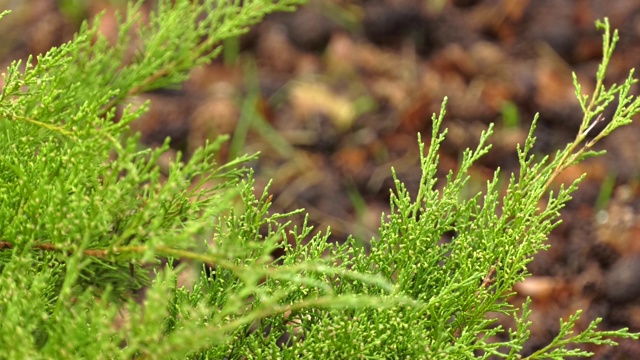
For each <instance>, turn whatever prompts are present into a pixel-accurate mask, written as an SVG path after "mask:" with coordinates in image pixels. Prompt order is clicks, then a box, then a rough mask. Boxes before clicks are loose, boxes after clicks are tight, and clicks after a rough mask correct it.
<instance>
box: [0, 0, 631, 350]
mask: <svg viewBox="0 0 640 360" xmlns="http://www.w3.org/2000/svg"><path fill="white" fill-rule="evenodd" d="M141 3H142V2H136V3H135V4H132V5H130V6H129V7H128V10H127V12H126V14H125V15H123V16H122V17H121V20H120V27H119V29H120V33H119V37H118V40H117V42H116V43H115V44H111V43H109V42H108V41H107V40H106V39H105V38H104V37H102V36H101V35H100V33H99V31H98V28H99V22H100V19H95V20H93V22H92V25H87V24H85V25H84V26H83V27H82V29H81V30H80V32H79V33H78V34H77V36H76V37H75V39H74V40H73V41H71V42H69V43H67V44H64V45H62V46H61V47H59V48H55V49H51V51H49V52H48V53H47V54H44V55H40V56H38V57H37V58H35V59H31V58H30V59H28V60H27V61H25V62H20V61H16V62H14V63H13V64H12V65H11V66H10V67H9V68H8V69H6V71H5V72H4V82H3V85H2V91H1V92H0V319H2V320H1V322H0V359H38V358H46V359H49V358H56V359H71V358H87V359H101V358H105V359H114V358H122V359H133V358H135V359H182V358H194V359H205V358H208V359H223V358H226V359H242V358H255V359H268V358H291V359H299V358H305V359H313V358H326V356H327V354H333V355H332V357H334V358H344V359H347V358H353V359H365V358H366V359H371V358H378V359H390V358H398V359H400V358H403V359H404V358H408V359H421V358H431V359H444V358H451V359H463V358H475V357H480V358H488V357H492V356H497V357H504V358H508V359H517V358H520V354H519V352H520V350H521V349H522V348H523V344H524V343H525V342H526V341H527V339H528V336H529V332H528V327H529V325H530V323H529V321H528V316H529V314H530V312H529V310H528V308H527V305H528V303H527V304H525V307H524V308H522V309H517V308H514V307H512V306H510V305H509V304H508V303H507V302H506V300H507V299H508V297H509V296H510V295H512V290H511V289H512V287H513V285H514V284H515V283H516V282H518V281H521V280H522V279H524V278H525V277H526V276H527V275H528V273H527V269H526V265H527V263H528V262H529V261H531V259H532V256H533V255H534V254H536V253H537V252H538V251H541V250H543V249H545V247H546V245H545V240H546V238H547V236H548V234H549V232H550V231H551V230H552V229H553V228H554V227H555V226H556V225H557V224H558V222H559V219H558V216H559V213H558V211H559V210H560V209H561V208H562V207H563V205H564V204H565V203H566V202H567V201H569V200H570V194H571V192H572V191H574V190H575V189H576V185H577V183H578V181H579V180H578V181H576V182H575V183H573V184H570V185H569V186H567V187H561V188H560V189H556V190H554V191H550V186H551V184H552V181H553V180H554V178H555V177H556V176H557V175H558V174H559V173H560V172H561V171H562V170H563V169H565V168H566V167H568V166H570V165H572V164H575V163H577V162H579V161H581V160H583V159H584V158H586V157H588V156H591V155H593V153H592V152H591V150H590V148H591V147H592V146H593V145H594V144H595V143H596V142H597V141H598V140H600V139H601V138H602V137H604V136H607V135H608V134H609V133H611V131H613V130H614V129H615V128H617V127H620V126H623V125H625V124H628V123H629V122H630V121H631V120H630V119H631V117H632V116H633V115H635V114H637V113H638V112H640V100H638V98H635V97H633V96H630V95H629V90H630V87H631V86H632V85H633V84H634V83H635V82H636V80H635V79H634V78H633V77H632V74H630V77H629V79H628V80H627V81H626V82H625V83H624V84H622V85H613V86H611V87H605V86H604V85H603V80H604V78H605V71H606V66H607V63H608V61H609V59H610V58H611V54H612V51H613V49H614V46H615V43H616V41H617V33H615V32H614V33H613V34H611V33H610V30H609V25H608V22H606V21H605V22H603V23H599V26H600V27H601V28H602V29H604V36H603V38H604V59H603V63H602V65H601V67H600V69H599V71H598V74H597V79H598V83H597V86H596V88H595V92H594V94H592V95H590V96H585V95H583V94H582V93H581V90H580V85H579V83H578V81H577V79H576V81H575V85H576V92H577V95H578V99H579V101H580V104H581V106H582V109H583V111H584V121H583V124H582V126H581V128H580V130H579V133H578V135H577V137H576V139H575V141H574V142H572V143H570V144H568V145H567V147H566V148H565V149H563V150H560V151H558V152H557V153H556V154H554V155H553V156H547V157H543V158H541V159H538V158H536V157H534V156H533V155H531V154H530V151H531V149H532V147H533V144H534V142H535V138H534V136H533V133H534V129H535V121H534V125H533V126H532V128H531V131H530V133H529V136H528V138H527V141H526V143H525V144H523V146H522V147H521V148H519V150H518V154H519V160H520V172H519V173H517V174H512V175H511V176H510V177H509V181H508V185H507V186H508V189H507V191H506V193H505V194H506V195H501V194H502V192H501V191H500V190H501V189H499V186H498V180H499V178H500V177H501V176H502V174H500V173H499V172H496V173H495V176H494V178H493V179H492V180H491V181H489V182H488V183H487V184H486V188H485V189H484V191H483V192H481V193H478V194H476V195H475V196H472V197H470V198H463V197H462V196H461V193H462V192H463V189H464V188H465V185H466V184H467V181H468V180H469V175H468V170H469V169H470V167H471V166H472V164H473V163H474V162H475V161H476V160H478V159H479V158H480V157H481V156H482V155H484V154H485V153H487V152H488V151H489V149H490V145H489V141H490V135H491V133H492V128H491V127H490V128H489V129H488V130H487V131H486V132H485V133H484V134H483V135H482V136H481V138H480V142H479V145H478V146H477V148H476V149H469V150H467V151H466V152H465V153H464V157H463V159H462V162H461V165H460V168H459V169H458V170H457V171H456V172H455V173H454V172H451V173H450V174H449V175H448V176H447V178H446V182H445V184H444V186H438V187H436V181H437V179H436V169H437V165H438V149H439V145H440V143H441V142H442V141H443V139H444V138H445V135H446V130H442V129H441V126H442V122H443V118H444V115H445V104H446V101H445V102H444V103H443V106H442V109H441V112H440V114H439V115H434V118H433V134H432V136H431V138H430V140H429V141H427V144H426V145H425V144H424V143H423V142H422V141H421V140H420V141H419V146H420V149H421V153H422V154H423V156H422V157H421V168H422V172H423V175H422V180H421V183H420V188H419V191H418V193H417V194H409V192H408V191H407V190H406V188H405V187H404V186H403V184H402V183H401V182H400V181H396V189H395V191H394V192H393V195H392V198H391V212H390V213H389V214H386V215H383V218H382V226H381V228H380V233H379V236H378V237H377V238H376V239H373V240H372V242H371V250H370V252H365V251H364V249H362V248H359V247H358V246H356V245H355V242H354V241H353V240H349V241H347V242H346V243H344V244H339V245H337V244H331V243H328V236H329V235H328V234H327V233H324V234H323V233H320V234H317V235H315V236H311V233H312V229H311V228H310V227H309V226H307V225H306V224H305V225H303V226H302V227H296V226H292V225H291V224H290V223H289V222H287V220H286V219H287V217H289V216H290V215H291V214H279V215H269V213H268V209H269V205H270V197H269V195H268V194H267V193H264V194H261V195H259V196H256V195H255V194H254V191H253V181H252V175H251V172H250V170H248V169H247V168H246V167H243V163H246V162H247V161H249V160H251V159H253V156H243V157H240V158H238V159H234V160H232V161H230V162H228V163H226V164H216V162H215V160H214V159H215V154H216V151H217V150H218V149H219V147H220V143H221V141H224V139H221V140H219V141H217V142H215V143H212V144H209V145H207V146H205V147H203V148H201V149H199V150H197V151H196V152H195V153H194V154H193V156H191V157H190V159H189V160H188V161H186V162H180V161H176V162H175V163H174V164H173V165H172V166H171V169H170V171H169V174H168V176H166V177H165V176H163V175H162V174H161V172H160V170H159V167H158V165H157V164H158V159H159V157H160V156H161V155H162V154H163V153H164V152H166V151H167V149H168V143H165V145H164V146H162V147H160V148H158V149H155V150H149V149H141V148H140V147H139V145H138V138H137V137H135V136H128V135H127V134H128V125H129V124H130V123H131V121H133V120H134V119H136V118H138V117H139V116H140V115H141V114H142V113H143V112H144V111H145V107H144V106H143V107H141V108H137V109H136V108H133V107H124V110H123V111H122V114H121V115H120V116H119V118H118V119H119V120H118V121H117V122H116V121H114V119H115V107H116V105H121V104H123V103H124V100H125V99H127V98H128V97H130V96H133V95H136V94H139V93H142V92H145V91H148V90H152V89H157V88H162V87H166V86H169V85H175V84H177V83H179V82H180V81H182V80H184V79H185V77H186V76H187V74H188V72H189V70H190V69H192V68H193V67H195V66H197V65H199V64H202V63H205V62H207V61H209V60H210V59H211V58H212V57H214V56H215V55H217V54H218V52H219V51H218V50H219V49H220V47H219V44H220V42H221V41H222V40H224V39H227V38H230V37H233V36H237V35H238V34H241V33H242V32H244V31H246V30H247V28H248V26H250V25H252V24H255V23H256V22H258V21H259V20H260V19H262V17H263V16H264V15H266V14H268V13H271V12H274V11H285V10H291V9H292V7H294V6H296V5H299V3H300V1H299V0H245V1H233V2H230V1H225V0H205V1H197V2H192V1H186V0H177V1H171V0H161V1H159V2H158V5H157V6H156V8H155V9H154V11H153V13H152V15H151V17H150V19H149V21H148V22H147V23H143V22H142V21H141V20H140V19H141V17H140V14H139V11H138V10H139V7H140V4H141ZM3 15H5V16H6V15H7V14H6V13H5V14H3ZM132 34H136V36H135V37H134V38H132ZM132 48H133V49H134V50H135V51H134V54H133V55H132V54H131V49H132ZM610 104H615V105H614V106H616V107H617V108H616V111H615V115H614V117H613V118H612V119H607V120H606V121H607V122H608V123H607V125H606V126H605V128H604V130H602V132H601V133H600V134H595V136H593V135H594V134H590V135H591V136H590V139H592V140H590V141H589V142H586V143H585V139H586V136H587V133H589V132H590V131H592V130H593V129H592V128H593V125H594V124H595V123H597V122H601V121H602V118H601V114H602V112H603V111H604V110H605V108H607V107H608V106H609V105H610ZM178 160H179V159H178ZM543 199H544V200H545V203H546V206H545V207H544V208H541V206H540V204H541V200H543ZM299 212H301V211H299ZM277 248H283V250H285V255H284V256H283V257H282V258H280V259H277V260H274V259H273V258H272V257H271V254H272V253H273V251H274V250H275V249H277ZM161 261H163V262H162V264H163V265H160V264H161ZM178 263H180V265H176V264H178ZM149 266H151V267H155V268H156V270H157V271H156V274H155V275H154V276H152V277H150V276H149V270H148V268H149ZM194 268H195V269H203V270H202V271H197V274H196V275H195V282H194V283H193V284H192V285H189V286H183V285H178V282H177V277H178V274H180V273H181V272H184V271H189V270H193V269H194ZM205 268H206V269H208V271H205V270H204V269H205ZM143 290H144V292H145V294H144V297H143V298H144V299H143V300H140V299H139V296H137V294H139V293H140V292H143ZM496 313H501V314H506V315H508V316H511V317H513V318H514V319H515V323H516V324H517V326H516V328H514V329H503V328H501V327H500V326H496V323H495V321H496V320H495V318H494V316H490V315H489V314H496ZM577 319H578V316H577V315H576V316H575V317H571V318H570V319H568V320H567V321H563V322H561V330H560V333H559V335H558V336H557V338H556V339H555V340H554V341H553V342H552V343H550V344H549V345H548V346H547V347H545V348H543V349H541V350H540V351H538V352H537V353H535V354H533V355H531V356H529V357H528V358H530V359H543V358H554V359H559V358H563V357H566V356H588V355H589V354H588V353H587V352H585V351H581V350H577V349H576V348H575V347H574V345H576V344H580V343H592V344H609V345H613V344H615V343H614V342H613V340H611V338H612V337H622V338H628V337H632V338H637V337H638V335H637V334H630V333H628V332H627V330H626V329H622V330H619V331H598V330H597V329H596V325H597V323H598V321H596V322H594V323H592V326H590V327H589V328H587V329H586V330H585V331H583V332H581V333H573V325H574V324H575V323H576V321H577ZM498 334H502V335H504V334H506V335H507V336H506V337H505V336H503V337H502V339H504V338H508V340H506V341H497V337H496V335H498Z"/></svg>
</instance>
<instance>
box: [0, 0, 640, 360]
mask: <svg viewBox="0 0 640 360" xmlns="http://www.w3.org/2000/svg"><path fill="white" fill-rule="evenodd" d="M124 3H125V2H124V1H116V0H112V1H107V0H100V1H83V0H59V1H55V0H0V10H4V9H10V10H12V14H10V15H8V16H7V17H5V18H4V19H2V20H0V66H1V67H2V69H3V70H4V69H5V68H6V66H7V65H8V64H9V63H10V62H11V61H12V60H15V59H26V58H27V56H29V55H30V54H33V55H37V54H40V53H44V52H46V51H47V50H48V49H49V48H51V47H52V46H56V45H59V44H61V43H63V42H66V41H69V40H70V39H71V38H72V36H73V34H74V33H75V31H77V29H78V28H79V26H80V24H81V22H82V21H83V20H85V19H91V18H93V17H94V16H95V15H96V14H98V13H100V12H104V14H105V15H104V19H103V22H102V25H101V30H102V33H103V34H104V35H105V36H107V37H114V36H115V34H116V21H115V15H114V14H115V12H116V11H117V10H122V9H123V8H124V5H123V4H124ZM152 7H153V1H148V2H147V3H145V6H144V9H145V11H149V10H150V9H151V8H152ZM605 16H607V17H609V19H610V21H611V24H612V27H613V28H618V29H619V30H620V34H621V39H620V43H619V45H618V48H617V51H616V53H615V55H614V57H613V60H612V61H611V64H610V68H609V72H608V74H609V75H608V80H609V81H610V82H612V83H613V82H617V83H619V82H621V81H622V80H624V79H625V78H626V77H627V75H628V71H629V70H630V69H631V68H635V67H637V66H638V64H639V63H640V55H639V54H640V42H639V38H640V2H639V1H628V0H610V1H597V0H566V1H552V0H535V1H533V0H521V1H515V0H422V1H420V0H360V1H358V0H310V1H309V3H308V4H307V5H306V6H304V7H302V8H301V9H299V10H298V11H297V12H295V13H279V14H273V15H270V16H269V17H267V19H266V20H265V21H264V22H262V23H261V24H259V25H257V26H255V27H254V28H253V29H251V31H250V32H248V33H247V34H245V35H243V36H242V37H240V38H237V39H232V40H229V41H227V42H226V43H225V44H224V50H223V52H222V53H221V56H219V57H218V58H217V59H216V60H215V61H214V62H212V63H211V64H208V65H206V66H202V67H199V68H196V69H194V70H193V72H192V76H191V78H190V79H189V80H188V81H187V82H185V83H184V84H183V85H182V86H179V87H176V88H172V89H162V90H158V91H154V92H152V93H147V94H143V95H141V96H139V97H136V98H133V99H129V100H128V101H131V102H139V101H144V100H147V99H150V100H151V109H150V111H149V112H148V113H147V114H146V115H145V116H144V117H143V118H142V119H140V120H139V121H137V122H136V123H135V124H134V129H135V130H136V131H140V132H141V133H142V140H143V142H144V143H145V144H146V145H147V146H158V145H159V144H161V143H162V141H163V140H164V138H165V137H167V136H170V137H171V139H172V140H171V146H172V151H173V152H177V151H181V152H183V153H185V154H186V155H187V157H188V155H189V154H190V153H192V152H193V151H194V149H195V148H197V147H198V146H200V145H202V144H203V143H204V142H205V141H206V140H207V139H214V138H216V137H217V136H219V135H222V134H228V135H230V136H231V141H230V142H229V143H227V145H226V146H225V147H224V149H223V151H222V153H221V154H220V159H219V160H220V161H224V160H225V159H228V158H232V157H234V156H236V155H239V154H244V153H255V152H260V153H261V156H260V159H259V160H258V161H256V162H255V163H252V164H249V165H250V166H251V167H252V168H253V170H254V171H255V174H256V179H257V186H256V187H257V189H256V191H258V192H260V191H261V189H262V188H264V187H265V186H266V184H267V182H268V181H269V180H271V179H272V180H273V182H272V185H271V188H270V192H271V193H273V194H274V198H273V207H272V210H273V211H274V212H284V211H288V210H293V209H297V208H305V209H306V210H307V212H308V213H309V214H310V219H311V222H312V224H314V225H315V226H316V229H317V230H319V231H325V230H326V229H327V227H330V228H331V233H332V240H333V241H337V242H340V241H344V240H345V239H346V238H347V236H348V235H349V234H353V235H354V237H355V238H356V240H357V242H358V243H359V244H361V245H362V246H365V247H366V246H368V244H369V242H370V240H371V239H372V238H375V237H376V236H377V228H378V226H379V223H380V219H381V214H382V213H383V212H385V213H388V208H389V206H388V200H389V194H390V189H391V188H392V185H393V182H392V178H391V168H392V167H393V168H394V169H395V171H396V173H397V175H398V178H399V179H400V180H402V181H403V182H405V183H406V184H407V187H408V188H409V189H410V190H412V191H414V192H415V190H416V189H417V185H418V181H419V179H420V175H421V173H420V169H419V166H418V165H419V154H418V143H417V133H421V134H423V138H425V139H428V137H429V136H430V134H431V115H432V114H433V113H434V112H437V111H438V110H439V108H440V104H441V102H442V99H443V97H444V96H448V97H449V104H448V109H447V116H446V119H445V123H444V126H445V127H447V128H448V129H449V135H448V138H447V140H446V141H445V143H444V145H443V148H442V153H441V164H440V169H441V174H443V175H444V174H446V173H447V172H448V171H449V170H450V169H454V170H455V169H456V168H457V164H458V160H459V158H460V155H461V152H462V150H464V149H465V148H467V147H475V145H476V144H477V141H478V138H479V135H480V132H481V131H482V130H484V129H486V128H487V125H488V124H489V123H495V124H496V129H497V130H496V133H495V135H494V136H493V138H492V142H493V144H494V147H493V149H492V151H491V152H490V153H489V154H488V155H487V156H485V157H484V158H483V159H482V160H481V161H480V162H479V163H478V164H477V166H475V167H474V169H473V176H474V178H473V180H472V182H471V183H470V185H469V188H468V191H469V194H474V193H476V192H477V191H480V190H482V186H483V185H484V184H485V182H486V180H487V179H489V178H491V177H492V175H493V171H494V170H495V169H496V168H497V167H500V168H501V169H502V172H503V173H502V174H503V177H505V178H508V175H509V174H510V172H512V171H516V170H517V166H518V162H517V157H516V152H515V149H516V144H518V143H522V142H523V140H524V138H525V137H526V134H527V133H528V130H529V125H530V124H531V120H532V118H533V116H534V114H535V113H536V112H539V113H540V120H539V124H538V129H537V131H536V135H537V137H538V143H537V145H536V148H535V152H537V153H550V152H552V151H555V150H556V149H557V148H559V147H563V146H564V144H566V143H567V142H569V141H571V140H573V138H574V137H575V135H576V133H577V129H578V126H579V124H580V121H581V119H582V113H581V110H580V107H579V105H578V103H577V101H576V99H575V94H574V88H573V85H572V78H571V72H572V71H575V72H576V74H577V76H578V78H579V79H580V81H581V83H582V85H583V91H584V92H585V93H590V92H591V91H592V89H593V86H594V82H595V73H596V70H597V66H598V64H599V62H600V59H601V56H602V37H601V33H600V32H599V31H597V30H596V28H595V25H594V22H595V20H596V19H600V18H603V17H605ZM0 85H1V83H0ZM605 115H607V114H605ZM610 115H611V113H608V116H605V118H606V119H610V118H611V116H610ZM597 130H598V129H596V130H594V132H593V133H595V132H596V131H597ZM599 148H600V149H603V148H606V149H607V151H608V154H607V155H605V156H604V157H600V158H596V159H591V160H589V161H587V162H585V163H583V164H580V165H579V166H575V167H573V168H570V169H568V170H567V171H566V172H565V173H563V174H562V176H561V177H560V178H559V179H558V182H559V183H560V182H565V183H566V182H570V181H572V180H573V179H575V178H577V177H578V176H580V175H581V174H582V173H585V172H586V173H588V177H587V178H586V180H585V181H584V182H583V183H582V184H581V186H580V189H579V190H578V191H577V192H576V193H575V194H574V200H573V201H572V202H571V203H569V204H568V206H567V207H566V208H565V209H564V211H563V214H562V219H563V223H562V224H561V225H560V227H559V228H557V229H556V230H555V231H554V232H553V234H552V235H551V237H550V239H549V244H550V245H551V248H550V249H549V250H548V251H546V252H544V253H540V254H539V255H538V256H537V257H536V259H535V260H534V261H533V262H532V263H531V264H530V266H529V269H530V271H531V272H532V273H533V276H532V277H530V278H529V279H528V280H526V281H525V282H524V283H522V284H520V285H519V286H518V287H517V288H516V289H515V290H516V291H517V292H518V295H517V296H516V297H514V299H513V302H514V304H519V303H521V302H522V301H523V300H524V298H525V297H526V296H530V297H531V298H532V299H533V300H534V302H533V310H534V315H533V317H532V320H533V326H532V329H531V330H532V335H533V336H532V340H531V342H530V344H529V348H528V349H525V354H526V353H527V352H531V351H533V350H535V349H537V348H538V347H540V346H543V345H545V344H546V343H547V342H548V341H549V340H550V339H551V338H552V337H553V336H554V335H555V333H557V331H558V318H560V317H565V318H566V317H567V316H568V315H569V314H572V313H574V312H575V311H576V310H578V309H584V310H585V312H586V314H585V315H584V316H583V321H582V322H581V323H580V326H586V325H587V324H588V322H589V321H591V320H592V319H594V318H595V317H603V318H604V321H603V323H602V324H601V327H602V328H603V329H607V328H619V327H622V326H625V327H630V328H631V329H632V330H633V331H640V223H639V222H638V219H639V215H638V214H639V212H640V202H639V201H638V199H639V198H640V196H639V195H640V186H639V182H638V179H639V175H640V174H639V171H638V170H639V169H640V125H638V124H637V123H635V124H632V125H630V126H628V127H625V128H624V129H622V130H621V131H618V132H617V133H614V134H613V135H612V136H610V137H609V138H607V139H605V140H604V141H603V142H602V143H601V144H600V145H599ZM169 157H170V156H169ZM298 220H299V219H298ZM501 321H502V323H503V325H505V326H508V325H509V322H508V319H505V320H501ZM591 350H593V351H595V352H596V357H595V358H598V359H637V358H640V344H639V343H637V342H634V341H623V342H622V343H621V346H620V347H618V348H612V349H606V350H604V349H591Z"/></svg>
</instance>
